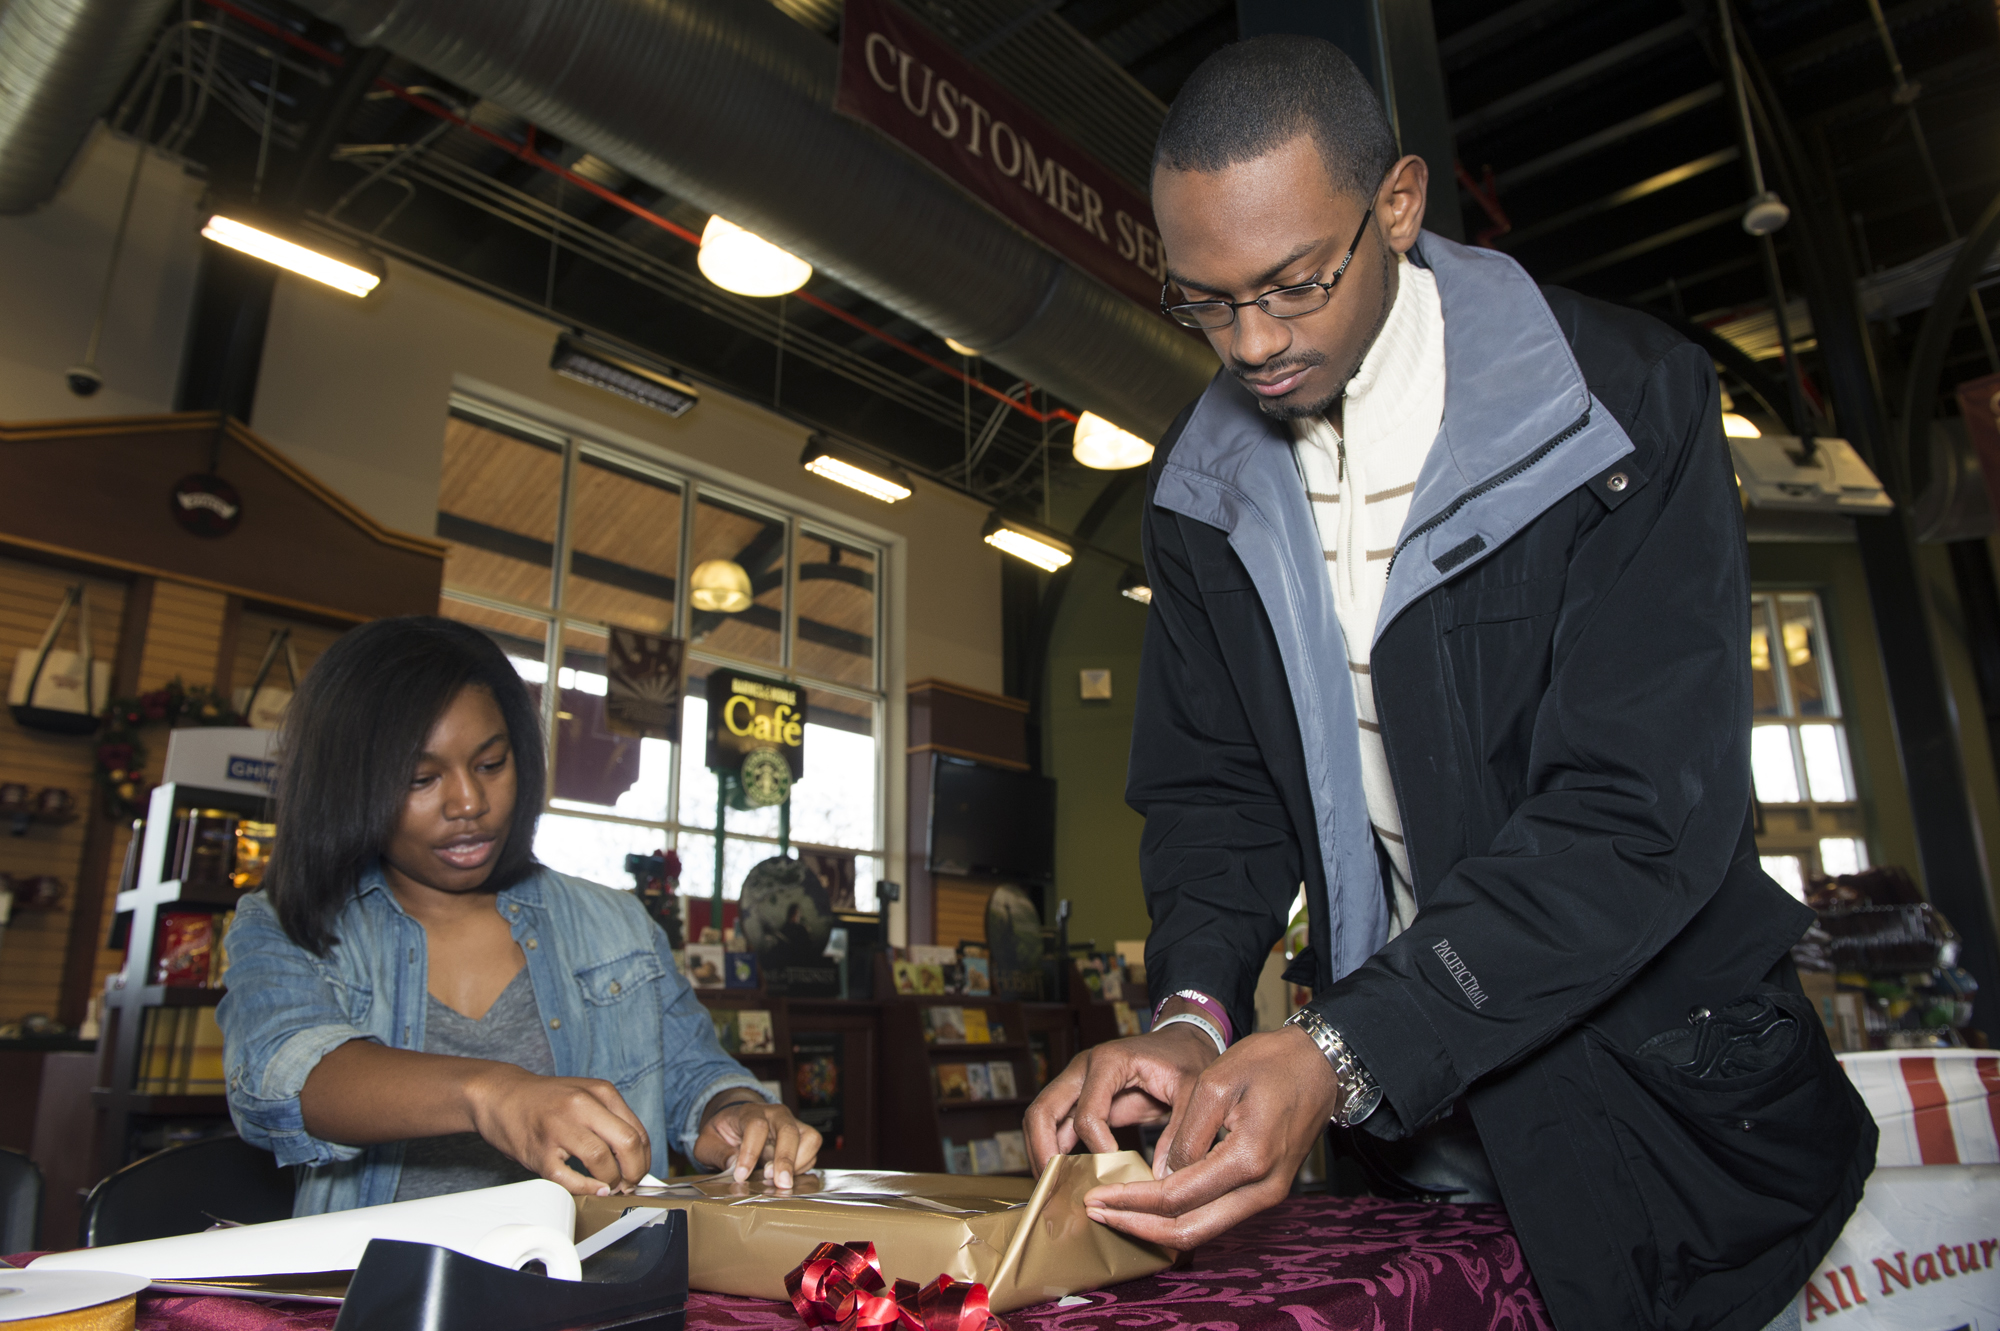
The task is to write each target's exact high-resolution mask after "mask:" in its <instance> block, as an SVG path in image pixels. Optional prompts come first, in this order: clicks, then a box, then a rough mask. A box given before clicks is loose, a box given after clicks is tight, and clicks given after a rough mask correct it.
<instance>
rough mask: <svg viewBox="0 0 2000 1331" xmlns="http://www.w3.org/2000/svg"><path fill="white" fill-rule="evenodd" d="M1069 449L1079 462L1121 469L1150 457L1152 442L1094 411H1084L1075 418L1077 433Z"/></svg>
mask: <svg viewBox="0 0 2000 1331" xmlns="http://www.w3.org/2000/svg"><path fill="white" fill-rule="evenodd" d="M1070 451H1071V452H1072V453H1074V454H1075V455H1076V460H1077V461H1078V462H1081V463H1082V464H1083V465H1084V466H1086V467H1095V468H1097V469H1098V470H1099V471H1124V470H1125V469H1126V468H1128V467H1143V466H1145V465H1146V464H1147V463H1148V462H1151V461H1152V460H1153V446H1152V445H1151V444H1149V443H1147V442H1146V441H1145V440H1144V439H1141V438H1140V437H1139V436H1138V435H1136V434H1133V433H1132V432H1131V431H1130V430H1121V429H1119V428H1118V427H1117V426H1115V425H1113V424H1112V423H1111V422H1110V421H1107V420H1105V419H1104V418H1103V417H1102V416H1100V415H1098V414H1097V413H1096V412H1094V411H1086V412H1084V413H1083V415H1082V416H1080V417H1078V418H1077V422H1076V437H1075V438H1074V439H1073V440H1072V441H1071V443H1070Z"/></svg>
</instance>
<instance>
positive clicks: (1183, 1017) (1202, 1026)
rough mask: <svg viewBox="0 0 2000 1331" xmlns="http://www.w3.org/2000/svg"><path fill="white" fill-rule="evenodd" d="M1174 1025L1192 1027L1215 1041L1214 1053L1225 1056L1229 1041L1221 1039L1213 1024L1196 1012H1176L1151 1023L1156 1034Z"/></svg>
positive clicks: (1219, 1032) (1220, 1034)
mask: <svg viewBox="0 0 2000 1331" xmlns="http://www.w3.org/2000/svg"><path fill="white" fill-rule="evenodd" d="M1174 1025H1180V1026H1193V1027H1195V1028H1196V1029H1198V1030H1199V1031H1200V1032H1201V1033H1202V1034H1203V1035H1206V1036H1207V1037H1208V1038H1209V1039H1211V1040H1213V1041H1215V1052H1216V1053H1218V1054H1226V1053H1228V1052H1229V1041H1227V1040H1225V1039H1223V1038H1222V1032H1221V1031H1219V1030H1217V1029H1216V1026H1215V1023H1214V1022H1212V1021H1210V1020H1209V1019H1208V1018H1207V1017H1204V1016H1202V1015H1201V1014H1200V1013H1198V1012H1176V1013H1174V1015H1173V1016H1171V1017H1161V1018H1160V1019H1159V1020H1158V1021H1156V1022H1154V1023H1153V1030H1154V1031H1156V1032H1157V1031H1162V1030H1165V1029H1166V1028H1167V1027H1169V1026H1174Z"/></svg>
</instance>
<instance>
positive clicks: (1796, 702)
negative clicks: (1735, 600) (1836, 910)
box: [1750, 592, 1868, 898]
mask: <svg viewBox="0 0 2000 1331" xmlns="http://www.w3.org/2000/svg"><path fill="white" fill-rule="evenodd" d="M1825 622H1826V621H1825V617H1824V616H1823V615H1822V614H1821V611H1820V604H1819V598H1818V597H1817V596H1814V595H1813V594H1811V593H1810V592H1758V593H1755V594H1753V595H1752V596H1751V598H1750V687H1751V708H1752V712H1753V717H1754V719H1753V722H1752V729H1751V731H1750V773H1751V778H1752V780H1753V781H1754V783H1755V785H1756V790H1757V802H1758V804H1759V805H1760V806H1761V812H1762V819H1761V827H1760V830H1759V833H1758V837H1757V845H1758V850H1759V852H1760V855H1761V857H1762V860H1763V864H1764V869H1765V872H1767V873H1769V874H1770V875H1771V876H1772V877H1773V878H1775V879H1777V880H1778V882H1779V883H1780V884H1781V885H1783V886H1784V887H1785V888H1786V889H1787V890H1789V891H1790V892H1792V893H1793V894H1794V895H1795V896H1799V897H1801V898H1803V897H1804V895H1805V888H1806V882H1807V879H1808V878H1809V877H1811V876H1812V875H1815V874H1824V875H1827V876H1833V875H1837V874H1844V873H1855V872H1858V871H1859V870H1861V869H1864V868H1866V867H1868V849H1867V844H1866V842H1865V841H1864V840H1863V839H1862V829H1863V825H1864V824H1863V817H1862V810H1861V803H1860V796H1859V793H1858V791H1857V789H1856V786H1855V781H1854V768H1853V764H1852V762H1851V761H1850V759H1849V757H1848V751H1847V730H1846V727H1845V726H1843V725H1842V724H1841V717H1840V694H1839V691H1838V689H1837V688H1836V687H1835V684H1834V678H1833V664H1832V661H1831V659H1830V658H1829V656H1828V654H1827V649H1826V628H1825Z"/></svg>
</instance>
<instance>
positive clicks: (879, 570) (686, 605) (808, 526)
mask: <svg viewBox="0 0 2000 1331" xmlns="http://www.w3.org/2000/svg"><path fill="white" fill-rule="evenodd" d="M447 416H448V418H457V419H460V420H463V421H465V422H467V423H469V424H471V425H474V426H477V427H479V428H483V429H490V430H493V431H496V432H497V433H500V434H503V435H506V436H509V437H512V438H516V439H520V440H521V441H522V442H524V443H528V444H531V445H534V446H537V447H544V448H551V449H553V450H555V451H556V452H557V453H558V455H559V456H560V458H561V462H562V473H561V476H562V478H561V483H560V487H559V492H558V499H557V513H556V532H555V540H554V541H553V542H552V543H551V544H552V549H551V560H552V567H551V569H550V580H549V604H548V605H547V606H546V607H544V606H535V605H531V604H526V603H523V602H519V601H514V600H511V599H509V598H507V597H505V596H499V595H495V594H493V593H491V592H486V591H481V590H479V589H476V588H468V587H461V586H454V585H452V584H451V583H450V581H449V580H446V581H445V582H444V583H443V584H442V585H441V586H440V589H439V600H440V602H441V603H442V602H458V603H461V604H464V605H468V606H474V607H478V608H482V609H485V610H489V611H494V612H498V613H502V614H506V615H510V616H514V617H516V618H520V619H525V620H532V621H537V622H540V623H542V624H543V626H544V636H543V640H542V655H543V663H544V665H545V667H546V668H547V669H548V670H549V678H550V679H551V680H555V679H557V678H558V677H559V676H558V672H559V671H560V670H561V668H562V664H563V656H564V652H565V645H564V635H565V632H566V631H567V632H574V633H579V634H583V635H590V636H596V637H600V638H602V637H603V636H604V635H605V632H606V628H607V623H606V621H602V620H593V619H587V618H583V617H581V616H578V615H573V614H569V613H567V604H566V602H567V591H568V581H569V578H570V574H571V570H570V563H571V557H572V555H573V553H574V545H575V541H574V521H575V514H574V508H575V503H576V495H577V485H576V477H577V469H578V467H580V466H581V465H583V462H584V459H586V458H594V459H597V460H600V461H602V462H605V463H608V464H610V465H611V467H613V468H614V469H616V470H620V471H625V472H631V473H636V474H637V475H638V476H639V477H641V478H644V479H650V480H657V481H659V482H662V483H663V484H665V485H671V486H673V487H674V488H676V489H677V490H678V492H679V502H680V506H681V525H680V541H679V552H678V555H677V563H676V569H675V581H676V589H675V595H674V604H673V622H672V624H671V626H670V627H669V629H668V630H667V632H668V633H669V634H670V635H671V636H673V637H677V638H680V639H682V640H684V641H685V640H686V639H687V638H688V633H689V626H690V621H691V603H690V600H689V597H688V595H687V582H688V577H689V574H690V573H691V572H692V563H691V561H692V559H693V552H694V529H695V517H696V513H697V512H698V506H699V504H700V503H701V500H702V499H703V498H704V497H710V498H713V499H715V500H719V501H721V502H722V503H723V504H725V505H727V506H728V507H729V508H732V509H736V510H740V511H743V512H745V513H747V514H752V515H756V516H760V517H763V518H765V519H767V520H770V521H772V522H775V523H778V524H781V525H782V527H783V530H784V596H783V599H782V608H781V611H780V621H779V635H778V637H779V651H778V657H779V660H778V663H777V664H773V663H772V662H770V661H765V660H757V659H754V658H750V657H745V656H740V655H736V654H733V653H730V652H726V651H720V650H716V649H712V648H705V647H699V646H696V645H695V644H693V643H689V645H688V648H687V660H688V663H689V664H690V665H693V664H694V663H696V662H700V663H702V664H704V665H708V666H716V667H723V668H740V669H744V670H750V671H755V672H758V673H762V674H767V675H771V676H773V677H776V678H782V679H784V680H786V681H787V682H790V683H796V684H798V685H800V686H801V687H803V688H805V689H806V690H808V693H809V695H812V694H834V695H837V696H840V697H843V698H846V699H848V700H850V701H853V702H857V703H861V704H863V705H864V706H866V707H867V709H868V717H869V732H868V733H869V736H870V738H871V739H872V741H873V743H874V745H875V764H874V766H875V770H874V772H873V774H872V776H873V783H874V806H873V807H874V819H873V827H872V828H871V830H870V836H871V838H872V840H873V843H874V844H873V845H872V846H868V847H857V846H833V845H824V844H821V843H817V842H809V841H800V840H798V839H797V838H793V839H791V840H790V841H789V842H788V843H787V844H789V845H790V846H791V847H793V848H794V849H796V850H802V851H818V852H829V853H834V854H842V855H853V856H855V857H856V858H858V859H862V860H868V859H872V860H874V861H876V863H877V865H878V866H879V868H880V870H881V871H883V872H886V871H887V869H888V867H889V861H890V855H891V849H890V846H889V840H890V838H889V827H890V823H891V816H890V809H889V807H888V806H889V797H890V793H891V792H890V781H889V755H888V747H889V739H890V736H889V720H890V718H889V708H888V695H887V688H888V681H889V679H890V677H891V670H890V664H889V661H888V652H889V647H890V644H889V642H888V634H887V629H888V625H889V619H890V616H889V602H890V598H889V591H890V588H889V576H890V575H889V568H890V562H891V560H890V552H891V547H890V545H889V544H888V543H887V542H885V541H883V540H882V539H880V538H879V537H876V536H873V535H870V534H868V533H866V532H864V531H862V530H859V529H856V528H854V527H850V526H846V525H844V524H842V523H841V522H840V521H839V520H838V519H837V518H835V517H829V516H828V515H827V514H826V513H825V512H824V511H818V510H814V509H809V508H808V506H805V505H800V506H799V507H796V508H793V507H788V506H787V505H785V504H784V503H783V502H782V501H781V500H774V499H773V498H772V497H771V496H770V495H769V494H768V493H764V494H759V493H757V492H756V490H757V489H760V488H763V487H755V486H754V485H745V486H740V487H739V486H732V485H730V484H729V483H728V482H727V481H726V480H717V479H714V478H713V477H712V476H711V475H709V474H707V473H706V472H705V471H703V470H697V469H695V468H691V467H690V468H678V467H675V466H672V465H670V464H668V463H664V462H662V461H660V460H658V459H656V458H652V457H648V456H646V455H644V454H642V453H639V452H636V451H634V450H632V449H630V448H624V447H620V446H619V445H617V444H615V443H612V442H610V441H608V440H607V439H605V438H603V437H601V436H598V435H595V434H592V433H590V432H589V431H588V430H587V429H580V428H561V427H558V426H555V425H551V424H549V423H547V422H545V421H541V420H538V419H536V418H535V417H533V416H531V415H527V414H524V413H523V412H521V411H518V410H514V409H511V408H509V407H505V406H501V405H498V404H496V403H493V402H490V401H486V400H483V399H480V398H475V397H471V396H468V395H467V394H465V393H462V392H453V393H452V395H451V398H450V402H449V406H448V411H447ZM802 537H811V538H813V539H818V540H822V541H828V540H835V541H838V542H840V543H841V544H844V545H848V546H851V547H853V548H854V549H855V550H857V551H863V552H867V553H868V554H869V556H870V557H871V558H872V559H873V561H874V578H875V585H874V591H873V595H872V598H871V622H870V625H869V632H870V636H871V639H872V641H873V644H874V646H873V650H872V651H871V653H870V674H871V677H872V681H873V688H872V689H871V688H859V687H857V686H855V685H853V684H851V683H846V682H842V681H836V680H830V679H825V678H822V677H820V676H817V675H813V674H811V673H808V672H806V671H804V670H801V669H799V668H798V667H797V666H796V665H795V655H796V653H795V646H794V645H795V642H796V639H797V636H798V619H799V615H798V596H797V580H798V568H799V542H800V540H801V538H802ZM440 609H441V610H442V609H443V606H442V604H441V606H440ZM560 700H561V689H560V687H559V686H557V687H546V686H545V687H544V688H543V690H542V700H541V718H540V719H541V726H542V738H543V743H544V746H545V749H546V754H545V759H546V763H547V783H546V787H547V794H546V796H545V798H544V801H543V805H542V808H541V810H540V812H541V813H543V814H553V815H556V816H558V817H562V818H569V819H583V820H587V821H594V822H602V823H609V824H614V825H618V826H625V827H641V828H647V829H653V830H656V831H658V832H660V834H661V836H662V837H663V839H665V840H666V841H667V842H668V843H669V844H671V845H673V846H675V847H676V848H677V849H679V848H681V843H682V838H683V836H684V835H688V836H696V837H702V838H711V837H715V836H716V835H717V831H716V828H715V826H714V824H713V823H699V824H697V823H691V822H686V821H684V820H683V819H682V817H681V814H682V808H681V803H682V801H681V784H682V783H681V772H682V766H683V764H684V762H685V761H686V756H685V754H684V752H683V750H684V748H685V745H684V744H683V743H682V741H681V740H680V739H679V738H675V739H674V740H671V741H669V743H670V744H671V748H672V757H671V761H670V763H669V772H668V778H667V793H666V801H667V802H666V808H665V810H664V811H663V815H664V816H663V817H661V818H658V819H648V818H635V817H629V816H626V815H622V814H616V813H604V812H597V811H595V810H591V809H584V808H576V807H571V806H570V803H571V802H567V801H566V802H565V803H564V804H563V805H561V806H558V805H557V804H556V803H555V799H556V796H555V767H556V743H557V737H556V725H557V712H558V710H559V708H560ZM721 838H722V841H723V842H724V843H727V842H729V841H743V842H754V843H758V844H763V845H768V846H771V847H774V848H775V847H776V846H777V845H778V844H779V838H778V837H776V836H767V835H764V834H761V833H751V832H739V831H734V830H729V829H725V830H724V831H723V832H722V833H721ZM710 844H712V843H710ZM865 876H866V875H859V874H858V875H857V882H856V887H857V890H862V889H863V888H864V884H863V883H862V882H861V881H860V879H861V878H863V877H865ZM607 886H611V887H628V886H629V884H625V883H615V882H614V883H610V884H607ZM865 890H866V892H872V890H873V884H872V882H870V883H868V884H866V885H865ZM725 896H726V897H728V899H731V900H733V899H734V896H733V894H730V893H728V892H726V891H725Z"/></svg>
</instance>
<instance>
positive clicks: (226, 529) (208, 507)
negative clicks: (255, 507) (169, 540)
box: [168, 472, 243, 536]
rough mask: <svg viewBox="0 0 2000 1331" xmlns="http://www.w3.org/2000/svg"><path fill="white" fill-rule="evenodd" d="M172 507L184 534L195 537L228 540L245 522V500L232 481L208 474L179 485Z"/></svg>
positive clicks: (198, 475) (190, 478)
mask: <svg viewBox="0 0 2000 1331" xmlns="http://www.w3.org/2000/svg"><path fill="white" fill-rule="evenodd" d="M168 507H169V508H170V509H171V510H172V511H173V515H174V521H175V522H178V523H179V524H180V525H181V530H183V531H186V532H189V533H191V534H193V535H195V536H227V535H229V533H231V532H233V531H235V530H236V526H237V524H238V523H240V522H242V521H243V496H241V495H239V494H237V493H236V487H235V486H233V485H231V484H230V483H229V482H228V481H225V480H223V479H222V478H221V477H220V476H211V475H208V474H207V473H205V472H196V473H195V474H194V475H192V476H183V477H181V478H180V480H179V481H177V482H175V483H174V490H173V495H172V497H171V499H170V500H169V501H168Z"/></svg>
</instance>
